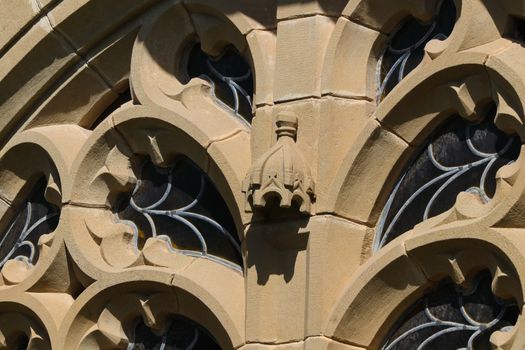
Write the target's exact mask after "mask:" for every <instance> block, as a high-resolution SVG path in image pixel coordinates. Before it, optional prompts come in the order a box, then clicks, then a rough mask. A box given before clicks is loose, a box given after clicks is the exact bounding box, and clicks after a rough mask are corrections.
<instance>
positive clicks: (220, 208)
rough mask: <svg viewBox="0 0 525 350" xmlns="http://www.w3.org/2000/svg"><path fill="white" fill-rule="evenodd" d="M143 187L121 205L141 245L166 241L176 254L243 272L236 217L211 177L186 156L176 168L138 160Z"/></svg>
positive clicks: (120, 213) (139, 183)
mask: <svg viewBox="0 0 525 350" xmlns="http://www.w3.org/2000/svg"><path fill="white" fill-rule="evenodd" d="M134 162H135V163H136V164H135V165H134V168H135V174H136V175H137V178H138V180H137V184H136V187H135V189H134V191H133V193H132V194H130V195H127V196H126V197H125V198H123V199H122V201H121V202H120V206H119V210H118V217H119V220H120V221H121V222H123V223H125V224H127V225H129V226H131V227H132V229H133V232H134V234H135V244H136V247H137V248H138V249H142V247H143V246H144V244H145V242H146V240H147V239H148V238H150V237H157V238H159V239H163V240H166V241H167V242H168V244H169V247H171V249H172V251H173V252H174V253H181V254H186V255H190V256H195V257H203V258H207V259H210V260H214V261H216V262H219V263H222V264H225V265H227V266H228V267H231V268H234V269H235V270H240V271H242V268H241V266H242V258H241V251H240V245H239V241H238V238H237V235H236V229H235V224H234V222H233V218H232V216H231V214H230V212H229V211H228V207H227V206H226V203H225V202H224V200H223V199H222V197H221V196H220V194H219V192H218V191H217V190H216V189H215V187H214V186H213V184H212V183H211V181H210V179H209V178H208V176H207V175H206V174H205V173H204V172H203V171H202V170H201V169H199V168H198V167H197V166H196V165H195V164H194V163H193V162H192V161H191V160H189V159H188V158H186V157H183V156H180V157H178V158H177V159H176V160H175V161H174V163H173V165H172V166H170V167H167V168H162V167H158V166H155V165H154V164H153V163H152V162H151V161H150V160H149V159H144V158H141V159H139V158H137V159H135V160H134Z"/></svg>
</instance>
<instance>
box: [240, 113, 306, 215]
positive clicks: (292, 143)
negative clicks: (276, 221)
mask: <svg viewBox="0 0 525 350" xmlns="http://www.w3.org/2000/svg"><path fill="white" fill-rule="evenodd" d="M276 125H277V130H276V133H277V142H276V143H275V145H273V147H271V148H270V149H269V150H268V151H267V152H266V153H264V154H263V155H262V156H261V157H260V158H259V159H258V160H257V161H256V162H255V163H254V164H253V165H252V167H251V169H250V170H249V171H248V175H247V176H246V179H245V180H244V184H243V192H244V193H245V195H246V205H247V208H250V207H251V208H253V209H256V208H264V207H266V206H267V205H268V204H269V202H270V200H271V199H276V200H277V201H278V206H279V207H280V208H290V207H291V206H292V203H293V202H295V203H296V204H297V205H298V206H299V211H300V212H301V213H303V214H312V204H313V203H314V202H315V186H314V181H313V179H312V175H311V173H310V167H309V165H308V164H307V163H306V160H305V158H304V156H303V154H302V152H301V150H300V149H299V147H298V146H297V144H296V136H297V126H298V118H297V116H296V115H295V114H293V113H287V112H284V113H281V114H279V115H278V116H277V122H276ZM247 210H249V209H247Z"/></svg>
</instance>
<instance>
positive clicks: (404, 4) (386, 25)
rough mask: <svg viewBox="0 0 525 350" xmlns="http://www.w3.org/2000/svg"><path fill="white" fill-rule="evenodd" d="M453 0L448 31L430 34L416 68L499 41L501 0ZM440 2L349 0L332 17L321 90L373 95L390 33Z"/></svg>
mask: <svg viewBox="0 0 525 350" xmlns="http://www.w3.org/2000/svg"><path fill="white" fill-rule="evenodd" d="M453 2H454V4H455V7H456V13H457V14H456V16H457V17H456V18H457V19H456V23H455V25H454V29H453V31H452V33H451V35H450V36H449V37H448V38H447V39H446V40H439V39H433V40H430V41H429V42H428V43H427V44H426V46H425V57H424V58H423V62H422V63H421V64H420V66H419V67H418V69H419V68H420V67H422V66H426V65H427V64H429V63H430V62H432V61H434V60H438V61H443V63H444V64H447V63H448V62H450V55H453V54H455V53H458V52H462V51H465V50H468V49H472V48H474V47H477V46H482V45H485V44H488V43H491V42H494V41H496V42H497V40H498V39H500V38H501V35H502V33H504V31H505V26H506V25H507V20H508V19H507V17H508V14H507V13H506V12H505V9H504V8H503V6H501V4H499V3H496V2H492V1H490V2H487V3H486V4H484V3H482V2H475V1H474V2H473V1H461V0H456V1H453ZM441 3H442V1H438V0H433V1H413V0H403V1H398V2H395V3H388V4H385V3H383V2H381V1H377V0H352V1H349V2H348V4H347V6H346V7H345V9H344V10H343V13H342V16H341V17H340V18H339V19H338V21H337V23H336V27H335V29H334V31H333V34H332V35H331V38H330V41H329V44H328V49H327V51H326V56H325V62H324V68H323V74H322V92H323V94H332V95H336V96H342V97H350V98H356V97H359V98H366V99H370V100H376V98H377V90H378V89H379V85H380V84H379V83H378V73H379V68H380V67H378V62H380V58H381V56H382V55H383V53H384V52H385V50H386V48H387V46H388V44H389V41H390V39H391V38H392V36H393V35H394V34H395V33H396V31H397V30H398V29H399V28H400V26H401V25H402V24H403V23H404V22H405V21H406V20H407V19H409V18H415V19H416V20H418V21H420V22H422V23H429V22H431V20H432V19H433V18H434V17H435V16H436V14H437V11H438V10H439V8H440V5H441ZM441 56H442V58H441V59H440V57H441ZM423 74H424V73H423ZM411 76H412V75H411ZM407 80H408V79H407ZM401 85H403V86H405V90H406V89H407V88H410V87H411V86H412V84H410V83H407V84H405V83H403V84H401ZM407 85H408V86H407ZM396 91H399V90H396ZM401 94H404V91H402V92H401Z"/></svg>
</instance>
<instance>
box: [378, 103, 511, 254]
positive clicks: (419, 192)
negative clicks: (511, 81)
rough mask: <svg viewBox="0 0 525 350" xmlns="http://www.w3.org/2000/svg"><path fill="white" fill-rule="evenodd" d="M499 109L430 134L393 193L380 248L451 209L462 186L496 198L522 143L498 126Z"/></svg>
mask: <svg viewBox="0 0 525 350" xmlns="http://www.w3.org/2000/svg"><path fill="white" fill-rule="evenodd" d="M495 112H496V108H495V107H494V106H491V107H490V108H489V109H488V112H487V114H488V115H487V116H486V118H484V120H483V121H482V122H480V123H478V124H474V123H470V122H468V121H466V120H464V119H462V118H460V117H454V118H453V119H452V120H451V121H449V122H448V123H447V124H446V125H444V126H443V127H442V128H441V129H439V130H438V131H437V132H436V133H435V134H434V135H433V136H432V137H431V138H430V140H431V141H430V142H429V143H428V144H427V145H426V146H425V148H424V149H423V151H422V152H421V153H420V154H419V155H418V156H417V157H416V158H415V160H414V161H413V162H412V164H410V166H409V167H408V169H407V170H406V172H405V173H404V175H403V176H402V178H401V179H400V180H399V181H398V183H397V185H396V187H395V189H394V191H393V192H392V193H391V194H390V198H389V200H388V202H387V204H386V206H385V208H384V209H383V213H382V214H381V217H380V220H379V224H378V228H377V237H376V242H375V249H378V248H381V247H382V246H384V245H385V244H387V243H388V242H390V241H391V240H393V239H394V238H396V237H398V236H400V235H401V234H402V233H404V232H406V231H408V230H410V229H412V228H413V227H414V226H415V225H416V224H418V223H420V222H421V221H423V220H425V219H427V218H429V217H433V216H436V215H438V214H441V213H443V212H445V211H447V210H448V209H450V208H451V207H452V206H453V205H454V203H455V201H456V197H457V195H458V193H460V192H462V191H468V192H471V193H474V194H477V195H478V196H479V197H480V199H481V200H482V201H483V202H485V203H486V202H488V201H490V199H491V198H492V197H493V196H494V192H495V190H496V178H495V176H496V172H497V171H498V169H499V168H501V167H502V166H504V165H507V164H509V163H511V162H512V161H514V160H516V159H517V157H518V155H519V152H520V147H521V142H520V141H519V138H518V137H516V136H512V137H511V136H508V135H506V134H504V133H503V132H502V131H500V130H498V129H497V128H496V126H495V125H494V116H495Z"/></svg>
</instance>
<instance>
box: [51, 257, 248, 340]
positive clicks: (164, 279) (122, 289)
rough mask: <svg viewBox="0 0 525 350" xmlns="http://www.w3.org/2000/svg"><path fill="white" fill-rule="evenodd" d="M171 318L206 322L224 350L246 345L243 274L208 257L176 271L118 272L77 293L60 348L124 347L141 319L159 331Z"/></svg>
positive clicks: (66, 320)
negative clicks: (211, 260) (135, 324)
mask: <svg viewBox="0 0 525 350" xmlns="http://www.w3.org/2000/svg"><path fill="white" fill-rule="evenodd" d="M210 264H211V265H210ZM88 315H91V316H90V317H89V319H88V318H86V317H87V316H88ZM171 316H183V317H185V318H187V319H189V320H191V321H193V322H195V323H196V324H198V325H200V326H202V327H203V328H204V329H206V331H207V332H209V333H210V334H211V335H212V337H213V338H214V339H215V340H216V341H217V343H218V344H219V345H220V347H221V348H222V349H234V348H237V347H238V346H240V345H242V344H243V343H244V280H243V278H242V276H239V275H238V274H235V273H234V272H232V271H230V270H229V269H227V268H224V267H222V266H220V265H217V264H212V263H210V262H207V261H200V262H196V264H194V265H192V266H191V267H189V268H188V269H187V270H185V271H183V272H181V273H180V274H176V275H172V274H170V273H167V272H162V271H158V270H156V271H155V270H135V271H128V272H122V273H119V274H115V275H113V276H112V278H111V279H104V280H101V281H98V282H96V283H94V284H93V285H91V286H90V287H89V288H87V289H86V290H85V291H84V292H83V293H82V294H81V295H80V296H79V297H78V299H77V300H76V301H75V303H74V304H73V305H72V306H71V308H70V309H69V310H68V313H67V315H66V316H65V318H64V321H63V323H62V325H61V328H60V330H59V334H60V339H59V346H60V348H64V349H87V348H90V346H98V347H100V346H110V347H112V348H124V349H125V348H126V346H127V344H128V343H129V342H130V341H131V339H130V338H129V335H130V333H131V332H130V329H129V327H130V326H133V325H134V322H135V321H136V320H137V319H142V320H143V321H144V323H145V324H146V325H147V326H149V327H151V328H154V329H156V330H157V332H158V331H161V330H162V329H164V328H165V327H166V322H167V321H168V320H169V318H170V317H171Z"/></svg>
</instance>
